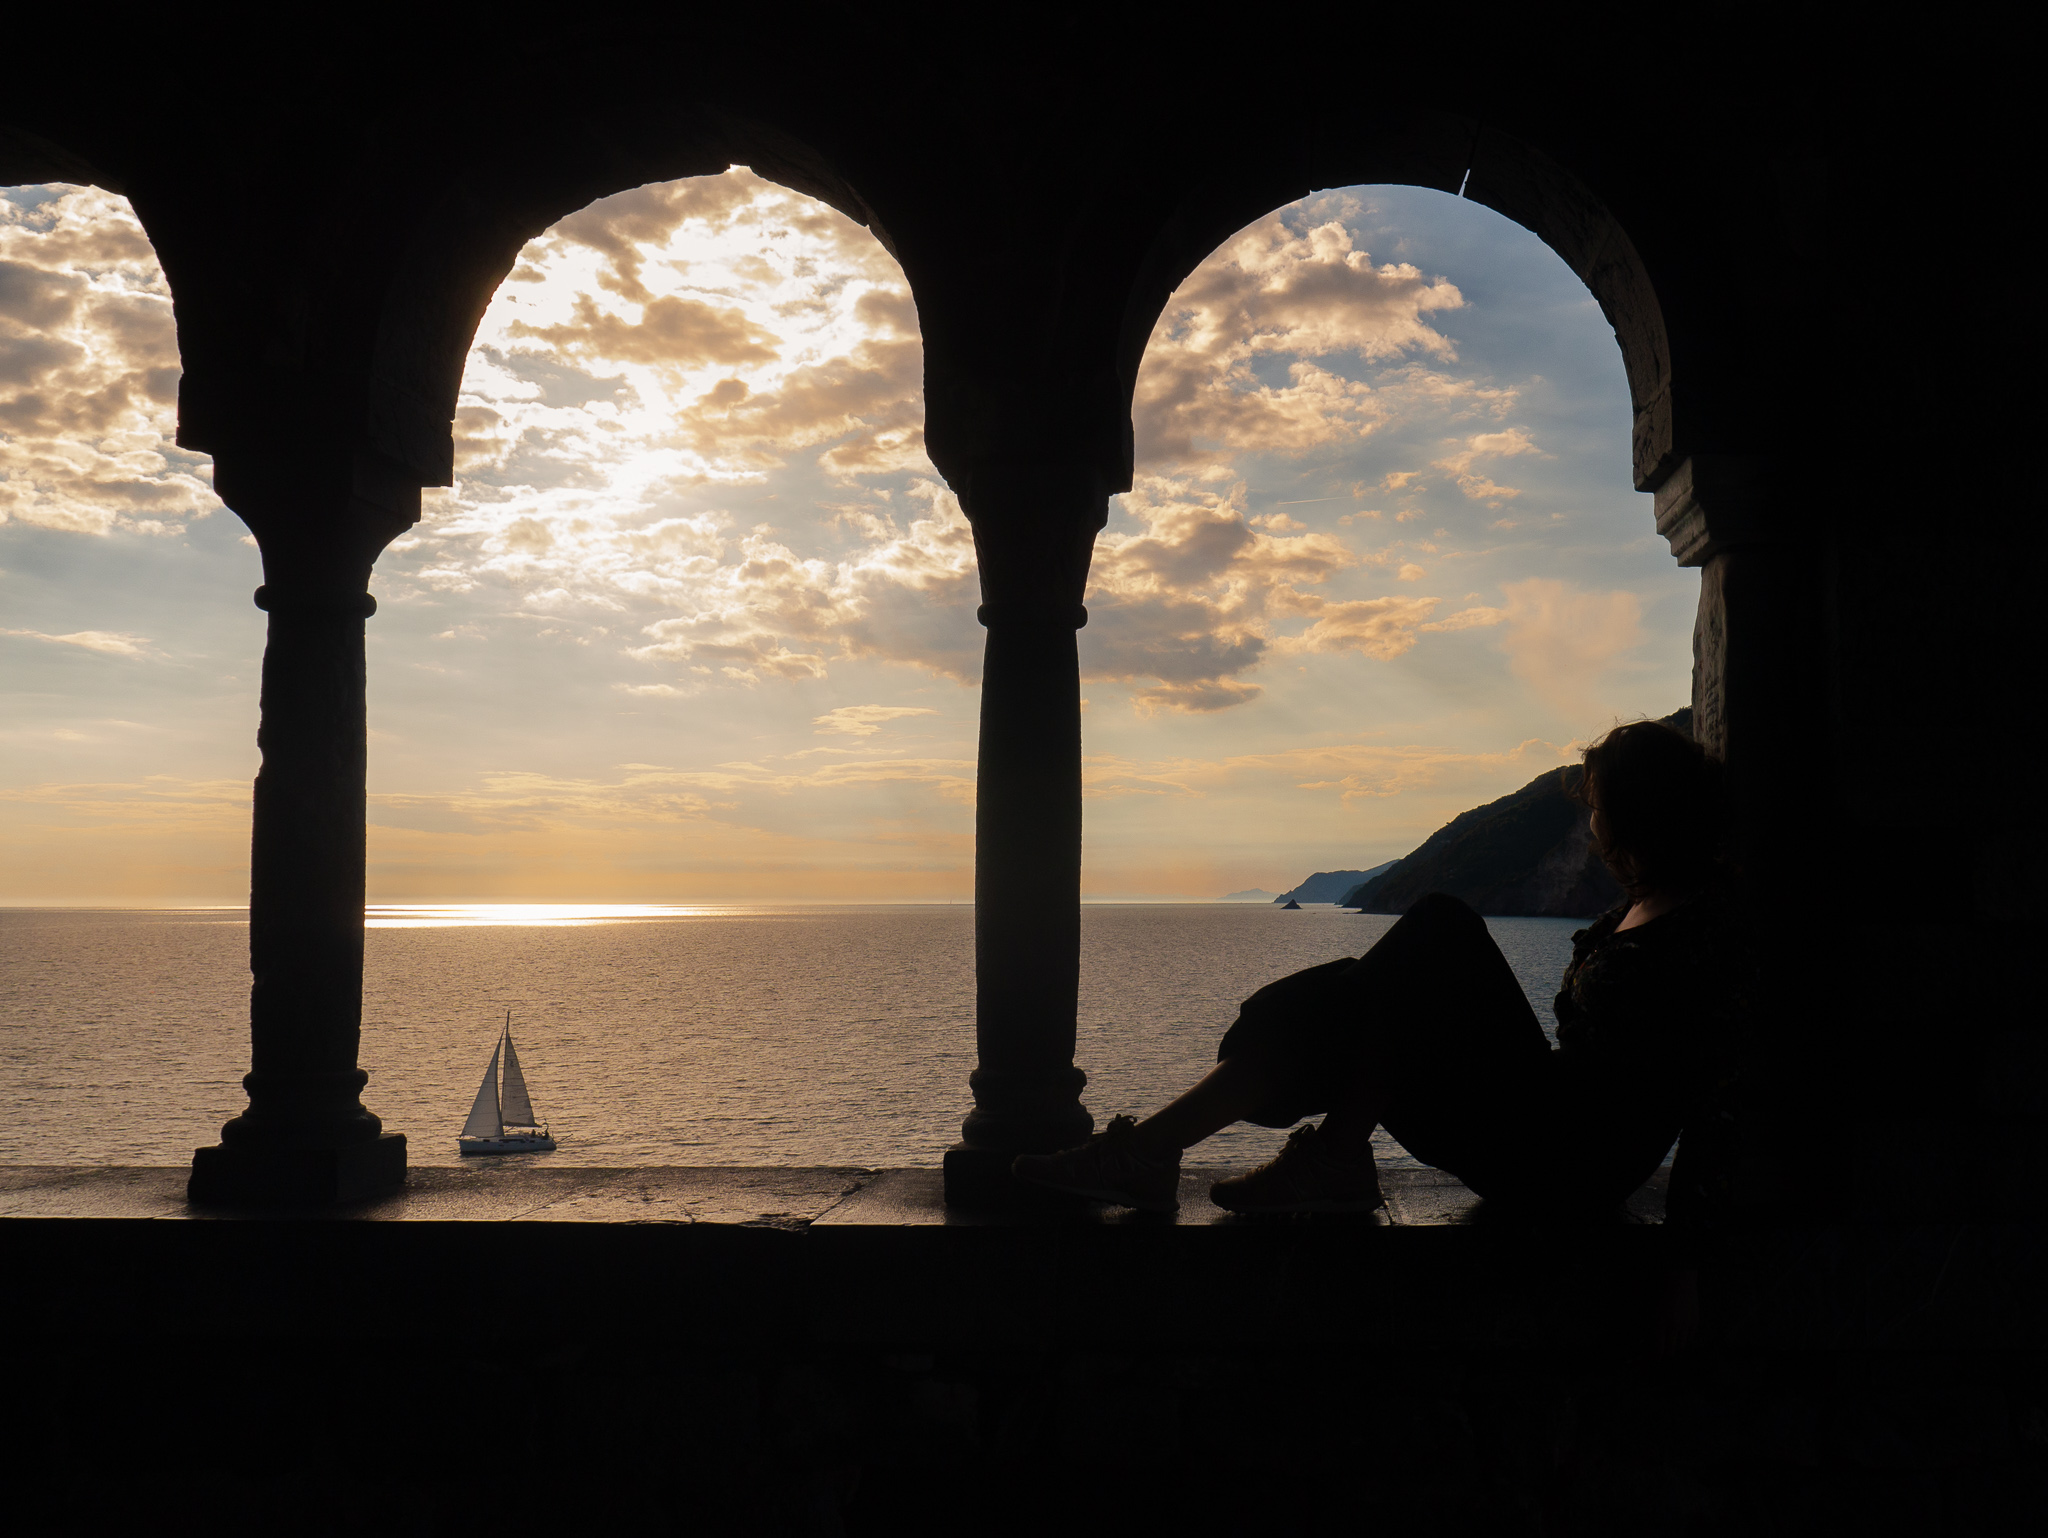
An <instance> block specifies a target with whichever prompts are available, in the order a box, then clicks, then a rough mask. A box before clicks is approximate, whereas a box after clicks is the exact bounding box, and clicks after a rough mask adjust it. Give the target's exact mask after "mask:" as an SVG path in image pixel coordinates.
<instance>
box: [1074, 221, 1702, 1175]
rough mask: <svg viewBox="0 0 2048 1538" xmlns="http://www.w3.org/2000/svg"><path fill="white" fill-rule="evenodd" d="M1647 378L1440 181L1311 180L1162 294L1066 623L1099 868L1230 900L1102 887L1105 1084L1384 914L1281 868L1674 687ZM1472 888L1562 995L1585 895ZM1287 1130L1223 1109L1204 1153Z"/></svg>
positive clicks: (1556, 751)
mask: <svg viewBox="0 0 2048 1538" xmlns="http://www.w3.org/2000/svg"><path fill="white" fill-rule="evenodd" d="M1634 406H1635V402H1634V399H1633V392H1632V390H1631V387H1630V381H1629V378H1628V373H1627V371H1626V369H1625V367H1624V360H1623V357H1622V355H1621V353H1620V351H1619V350H1618V349H1617V347H1616V345H1615V336H1614V331H1613V329H1612V327H1611V326H1610V324H1609V322H1608V320H1607V319H1606V318H1605V317H1604V316H1603V314H1602V312H1601V309H1600V306H1599V304H1598V302H1597V301H1596V299H1595V297H1594V296H1593V295H1592V294H1591V293H1589V291H1588V289H1587V287H1586V285H1585V284H1584V282H1582V281H1581V279H1580V277H1579V276H1578V275H1577V274H1576V273H1575V272H1574V271H1573V270H1572V269H1571V268H1570V267H1569V266H1568V265H1567V264H1566V263H1565V261H1564V260H1562V259H1561V257H1560V256H1559V255H1558V253H1557V252H1556V251H1554V250H1553V249H1552V248H1551V247H1550V246H1548V245H1547V244H1545V242H1544V241H1543V240H1541V239H1540V238H1539V237H1538V236H1537V235H1536V234H1535V233H1533V232H1532V231H1530V230H1528V229H1525V228H1523V227H1522V226H1520V225H1518V224H1515V223H1513V222H1512V221H1510V220H1509V219H1507V218H1504V217H1502V216H1501V215H1500V214H1498V213H1496V212H1494V211H1493V210H1492V209H1489V208H1486V207H1483V206H1481V205H1479V204H1477V203H1474V202H1471V201H1469V200H1465V199H1461V198H1458V197H1456V196H1453V195H1451V194H1447V193H1444V192H1439V191H1435V190H1432V189H1429V188H1425V187H1414V186H1398V185H1378V186H1353V187H1345V188H1338V189H1334V190H1330V191H1326V192H1321V193H1317V194H1314V195H1311V196H1309V197H1307V198H1303V199H1299V200H1297V201H1294V202H1292V203H1289V204H1287V205H1286V206H1284V207H1282V208H1279V209H1278V210H1276V211H1274V212H1273V213H1271V214H1268V215H1266V216H1264V217H1263V218H1260V219H1258V220H1255V221H1253V222H1252V223H1250V224H1248V225H1246V226H1244V227H1243V228H1241V229H1239V230H1237V231H1236V232H1235V233H1233V234H1230V235H1229V236H1228V237H1227V238H1225V239H1224V240H1222V241H1221V243H1220V244H1219V245H1218V246H1217V247H1216V249H1215V250H1214V251H1213V252H1212V253H1210V254H1209V255H1208V256H1207V257H1206V258H1204V259H1203V260H1202V261H1201V262H1200V263H1198V264H1196V265H1195V266H1194V267H1193V269H1192V271H1190V272H1189V274H1188V275H1187V277H1186V278H1185V279H1184V280H1183V281H1182V282H1181V283H1180V284H1179V286H1178V287H1177V288H1176V289H1175V290H1174V292H1173V294H1172V296H1171V298H1170V299H1168V300H1167V302H1166V303H1165V305H1164V307H1163V309H1162V311H1161V312H1160V314H1159V317H1158V319H1157V321H1156V323H1155V325H1154V327H1153V330H1152V333H1151V337H1150V344H1149V346H1148V348H1147V349H1146V351H1145V353H1144V355H1143V360H1142V363H1141V364H1140V365H1139V367H1138V368H1137V370H1136V374H1135V382H1134V391H1133V421H1134V427H1135V434H1134V441H1135V467H1134V477H1133V489H1132V491H1131V492H1130V493H1128V494H1126V495H1124V496H1123V497H1121V498H1118V499H1116V501H1115V502H1114V503H1113V504H1112V512H1111V517H1110V522H1109V525H1108V527H1107V529H1106V530H1105V531H1104V533H1103V535H1102V537H1101V538H1100V540H1099V541H1098V542H1097V546H1096V552H1095V560H1094V565H1093V568H1092V571H1091V575H1090V588H1089V596H1088V606H1089V616H1090V618H1089V624H1088V627H1087V629H1086V630H1084V631H1083V632H1082V634H1081V664H1082V671H1083V677H1084V680H1085V685H1084V687H1085V690H1086V693H1087V695H1088V698H1089V701H1090V704H1089V709H1088V715H1087V724H1086V734H1087V735H1086V746H1085V753H1086V762H1087V777H1088V784H1089V791H1090V799H1089V802H1088V814H1087V816H1088V820H1087V841H1086V845H1085V848H1086V858H1087V862H1088V864H1087V868H1086V874H1085V876H1084V882H1083V890H1084V893H1086V894H1088V895H1090V896H1093V897H1095V898H1097V899H1098V900H1099V899H1102V898H1116V897H1121V898H1132V897H1144V896H1153V897H1155V899H1161V900H1167V901H1174V900H1178V901H1180V902H1187V901H1190V900H1197V901H1200V900H1210V901H1213V900H1214V899H1216V898H1219V897H1224V896H1226V895H1231V896H1235V897H1238V898H1239V899H1241V900H1244V901H1245V903H1246V905H1245V906H1242V907H1239V906H1232V907H1229V908H1224V907H1218V908H1214V909H1207V910H1188V909H1181V910H1176V916H1175V917H1174V918H1173V920H1172V922H1171V923H1170V924H1169V923H1167V922H1165V921H1164V915H1163V914H1160V915H1158V916H1153V914H1151V913H1149V912H1148V911H1147V910H1146V909H1144V908H1142V907H1127V908H1121V907H1119V908H1113V907H1103V906H1095V907H1091V908H1090V909H1089V910H1088V911H1087V917H1086V920H1085V922H1084V927H1083V936H1084V942H1083V956H1084V964H1083V973H1082V996H1081V1010H1080V1019H1081V1043H1080V1060H1081V1062H1082V1064H1083V1066H1084V1067H1086V1068H1087V1069H1088V1071H1089V1074H1090V1077H1091V1081H1092V1087H1091V1091H1090V1093H1091V1096H1092V1097H1095V1098H1096V1100H1097V1103H1098V1104H1099V1105H1101V1106H1104V1107H1110V1108H1116V1109H1122V1108H1125V1107H1126V1106H1131V1105H1143V1104H1151V1103H1155V1102H1156V1101H1157V1100H1158V1099H1160V1098H1161V1097H1162V1096H1163V1095H1166V1094H1170V1093H1171V1092H1172V1091H1173V1090H1174V1088H1175V1087H1176V1086H1177V1085H1178V1084H1180V1083H1185V1082H1188V1081H1189V1080H1191V1079H1192V1078H1193V1077H1194V1076H1196V1075H1198V1074H1199V1073H1200V1072H1201V1071H1202V1069H1203V1068H1204V1067H1206V1065H1207V1062H1208V1061H1209V1060H1210V1059H1211V1058H1212V1057H1213V1052H1214V1048H1215V1034H1216V1032H1217V1030H1219V1029H1220V1027H1221V1025H1222V1024H1224V1023H1227V1022H1228V1020H1229V1018H1230V1015H1231V1012H1232V1010H1233V1008H1234V1006H1235V1004H1236V1002H1237V1001H1238V1000H1239V999H1241V998H1243V997H1246V996H1247V995H1249V993H1250V992H1251V991H1252V990H1253V989H1255V988H1256V987H1258V986H1259V985H1261V984H1262V983H1264V982H1266V981H1269V980H1271V978H1272V977H1274V976H1275V975H1278V974H1281V973H1285V972H1288V971H1292V970H1295V969H1297V968H1299V967H1305V966H1310V965H1314V964H1316V963H1319V962H1322V961H1327V960H1329V959H1331V958H1332V957H1334V956H1339V955H1344V954H1352V955H1356V954H1358V953H1359V952H1361V951H1363V950H1364V949H1366V948H1367V947H1368V946H1369V945H1370V943H1371V941H1372V940H1373V939H1374V938H1376V937H1377V935H1378V934H1379V933H1381V932H1383V930H1384V929H1385V928H1386V926H1387V925H1388V924H1389V923H1390V922H1391V919H1389V918H1386V917H1382V916H1375V915H1371V914H1367V915H1358V914H1350V913H1345V912H1343V911H1341V910H1333V909H1331V908H1329V907H1318V906H1317V904H1316V903H1315V901H1314V900H1311V901H1310V907H1309V911H1307V912H1301V913H1293V912H1288V913H1284V914H1283V913H1278V912H1275V911H1274V909H1273V904H1274V902H1275V900H1276V896H1277V894H1281V893H1286V892H1288V891H1289V890H1290V889H1292V888H1294V887H1295V886H1296V884H1297V883H1301V882H1304V881H1305V879H1306V878H1308V877H1309V876H1310V875H1311V873H1314V872H1342V871H1352V872H1365V871H1371V870H1374V869H1376V868H1379V867H1382V866H1383V865H1385V864H1387V863H1389V862H1392V861H1396V860H1399V859H1401V858H1402V857H1403V856H1406V855H1408V854H1409V853H1410V852H1411V851H1413V850H1415V849H1416V848H1417V847H1418V846H1420V845H1421V844H1422V843H1423V842H1424V841H1425V839H1427V838H1428V837H1429V836H1430V835H1431V834H1433V833H1435V832H1436V831H1437V830H1438V829H1439V828H1441V827H1443V826H1444V825H1445V824H1447V823H1448V822H1450V820H1451V819H1452V818H1454V817H1456V816H1457V815H1458V814H1460V813H1463V812H1466V811H1467V810H1469V809H1472V808H1476V807H1479V806H1482V805H1485V804H1487V803H1490V802H1493V801H1495V800H1496V799H1497V798H1501V797H1505V796H1508V795H1510V794H1511V793H1513V792H1516V791H1518V790H1520V789H1521V788H1522V787H1524V786H1525V785H1528V784H1530V783H1531V782H1532V781H1533V780H1535V779H1536V778H1537V777H1539V776H1541V775H1543V774H1545V773H1546V772H1547V771H1550V770H1552V769H1554V768H1556V767H1557V766H1560V765H1562V764H1565V763H1568V762H1572V761H1574V760H1575V758H1576V751H1575V749H1576V744H1578V743H1582V742H1584V741H1586V740H1589V739H1590V738H1591V737H1593V736H1594V735H1597V733H1598V732H1599V731H1601V730H1603V729H1604V728H1605V727H1607V726H1609V725H1611V724H1613V723H1614V722H1615V721H1616V720H1622V719H1633V718H1636V717H1639V716H1664V715H1667V714H1669V713H1670V712H1672V711H1674V710H1677V709H1679V708H1682V707H1684V706H1686V705H1687V704H1688V703H1689V699H1690V693H1691V682H1690V671H1691V661H1692V658H1691V644H1690V643H1691V631H1692V626H1693V617H1694V609H1695V607H1696V604H1697V598H1698V590H1699V583H1698V578H1697V575H1696V574H1695V573H1693V572H1690V571H1686V570H1683V569H1681V568H1679V567H1678V566H1677V564H1676V563H1675V562H1674V560H1673V558H1672V555H1671V552H1670V550H1669V548H1668V547H1667V545H1666V543H1665V541H1664V540H1663V539H1662V538H1660V537H1659V536H1658V533H1657V530H1656V527H1655V523H1654V519H1653V517H1652V515H1651V511H1650V508H1649V502H1650V498H1649V497H1647V496H1645V495H1642V494H1640V493H1638V492H1637V491H1636V490H1635V489H1634V488H1633V486H1632V485H1631V476H1630V464H1631V424H1632V421H1633V419H1634V418H1635V416H1636V412H1635V410H1634ZM1548 855H1549V850H1548V846H1545V847H1544V848H1542V849H1533V850H1531V851H1530V852H1529V855H1528V862H1529V863H1530V864H1531V865H1532V868H1533V867H1534V866H1535V865H1536V864H1538V863H1540V861H1541V860H1542V859H1543V858H1545V857H1547V856H1548ZM1578 855H1579V858H1580V860H1581V862H1583V860H1584V858H1585V851H1584V849H1583V848H1581V849H1579V850H1578ZM1345 884H1346V885H1349V884H1350V883H1345ZM1339 895H1341V893H1340V892H1339V891H1337V890H1329V891H1320V890H1319V892H1318V896H1319V897H1320V898H1321V901H1322V903H1328V902H1330V901H1331V900H1332V899H1334V898H1336V897H1337V896H1339ZM1559 895H1560V896H1561V897H1562V896H1563V895H1564V894H1559ZM1473 900H1474V901H1478V899H1477V898H1476V897H1475V898H1473ZM1486 911H1498V912H1500V913H1502V914H1503V915H1506V914H1515V915H1516V916H1513V917H1506V916H1504V917H1501V918H1499V919H1497V920H1496V921H1495V923H1496V927H1497V929H1499V930H1500V931H1501V934H1500V936H1499V937H1500V939H1501V941H1502V944H1503V949H1504V950H1505V951H1507V952H1508V953H1509V954H1510V956H1511V959H1512V960H1513V961H1514V962H1515V965H1516V967H1517V970H1518V972H1521V973H1522V974H1523V975H1524V985H1525V987H1526V988H1527V989H1528V991H1529V993H1530V995H1531V997H1532V1000H1533V1001H1534V1002H1536V1004H1537V1006H1538V1010H1539V1015H1540V1016H1542V1017H1543V1018H1545V1019H1546V1020H1547V1018H1548V1004H1549V996H1550V993H1551V992H1553V991H1554V990H1555V987H1556V981H1557V977H1558V975H1559V974H1560V973H1561V971H1562V969H1563V965H1564V962H1565V960H1566V959H1567V958H1568V957H1569V936H1570V933H1571V931H1572V929H1574V928H1575V927H1578V924H1579V923H1581V922H1583V920H1582V919H1577V920H1575V919H1573V918H1569V917H1553V916H1543V915H1545V914H1547V913H1565V912H1568V913H1580V912H1582V911H1587V910H1584V908H1583V904H1581V906H1579V907H1573V906H1570V904H1569V902H1568V901H1567V902H1566V903H1565V905H1564V906H1562V907H1558V906H1556V905H1552V906H1550V907H1545V906H1544V905H1543V903H1541V902H1533V903H1530V904H1528V905H1526V906H1523V907H1521V908H1520V909H1519V910H1518V909H1517V908H1516V906H1515V905H1514V904H1512V903H1510V904H1504V905H1501V906H1499V907H1498V908H1495V909H1488V910H1486ZM1198 930H1199V931H1200V935H1199V937H1198V935H1197V931H1198ZM1146 955H1150V956H1151V958H1152V959H1151V960H1149V961H1134V959H1133V958H1134V957H1141V956H1146ZM1134 972H1138V973H1142V974H1143V975H1145V976H1147V977H1148V978H1151V979H1153V980H1154V981H1153V984H1152V986H1151V989H1150V995H1149V997H1146V998H1141V997H1139V996H1138V995H1137V994H1136V993H1135V992H1133V991H1132V990H1131V989H1130V987H1129V983H1128V979H1129V978H1130V977H1131V976H1132V975H1133V973H1134ZM1167 980H1175V981H1173V982H1172V983H1170V984H1168V985H1167V986H1161V984H1166V983H1167ZM1154 1000H1156V1002H1154ZM1271 1141H1272V1137H1271V1135H1270V1134H1267V1133H1264V1132H1261V1131H1258V1130H1256V1129H1243V1128H1240V1129H1238V1130H1237V1131H1235V1132H1233V1133H1227V1134H1225V1135H1224V1136H1223V1137H1222V1138H1221V1139H1219V1140H1218V1141H1217V1142H1216V1144H1215V1145H1214V1149H1215V1152H1216V1155H1217V1157H1218V1158H1219V1159H1220V1160H1222V1161H1223V1162H1229V1161H1230V1160H1231V1159H1233V1158H1236V1157H1253V1156H1257V1157H1264V1156H1265V1152H1269V1151H1270V1150H1266V1149H1265V1145H1266V1144H1267V1143H1269V1142H1271ZM1389 1154H1390V1156H1392V1157H1396V1158H1398V1157H1399V1155H1398V1152H1397V1151H1394V1150H1389Z"/></svg>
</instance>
